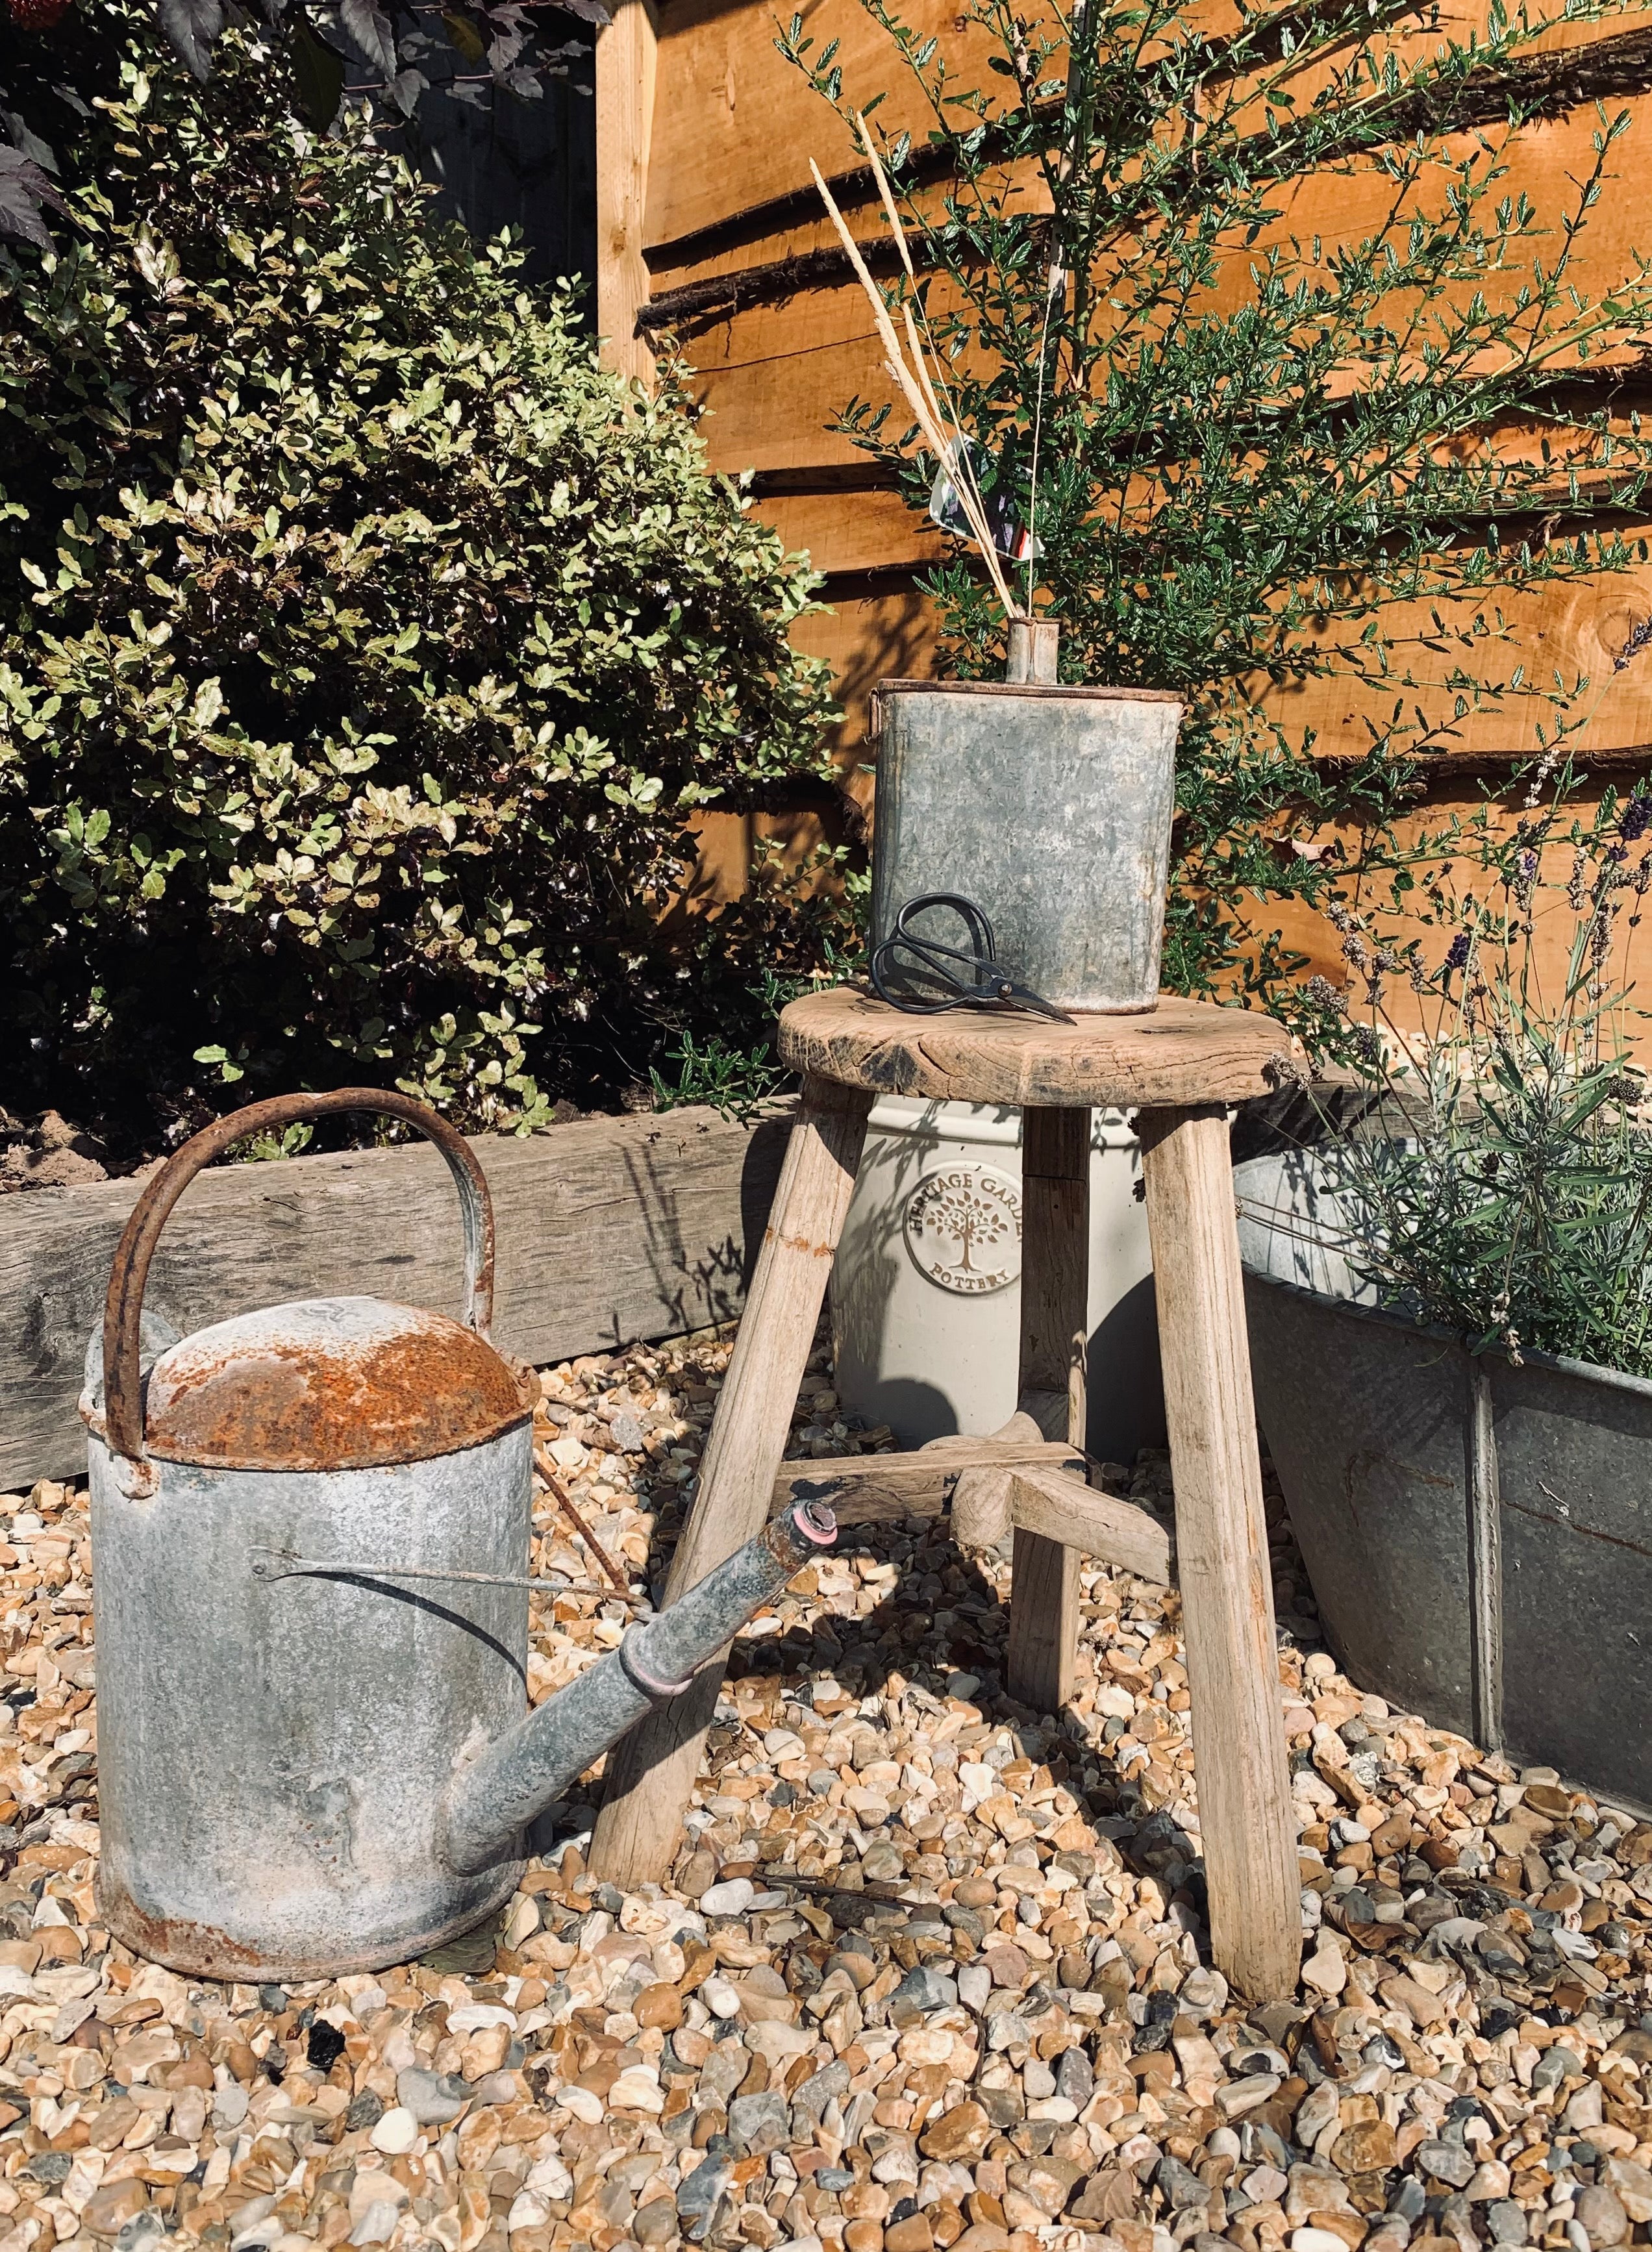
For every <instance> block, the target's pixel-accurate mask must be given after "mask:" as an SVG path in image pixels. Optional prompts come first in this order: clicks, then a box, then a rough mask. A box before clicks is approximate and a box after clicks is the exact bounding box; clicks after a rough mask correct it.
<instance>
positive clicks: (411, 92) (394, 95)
mask: <svg viewBox="0 0 1652 2252" xmlns="http://www.w3.org/2000/svg"><path fill="white" fill-rule="evenodd" d="M429 84H430V80H428V79H427V77H426V76H425V74H424V73H423V71H416V70H405V71H398V72H397V73H396V75H395V77H394V78H393V79H392V80H391V81H390V98H391V100H392V101H393V102H394V103H395V105H396V107H397V108H398V109H399V110H400V112H401V114H402V115H403V116H404V117H411V116H412V115H413V111H414V110H415V109H416V108H418V106H419V97H420V94H422V93H423V92H424V90H425V88H426V87H427V86H428V85H429Z"/></svg>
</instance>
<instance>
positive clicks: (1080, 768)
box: [871, 680, 1183, 1016]
mask: <svg viewBox="0 0 1652 2252" xmlns="http://www.w3.org/2000/svg"><path fill="white" fill-rule="evenodd" d="M1182 709H1183V707H1182V704H1181V700H1180V699H1179V698H1177V697H1176V696H1173V695H1170V694H1167V693H1163V692H1160V691H1158V690H1154V689H1137V688H1058V687H1055V686H1052V685H1046V684H1045V683H1043V682H1038V681H1015V682H1008V681H928V680H886V681H885V682H883V683H882V684H881V685H880V686H879V687H878V692H877V695H876V697H875V699H874V700H873V711H872V731H873V734H874V736H875V738H876V740H877V745H878V796H877V805H876V812H875V817H874V827H873V837H872V903H871V921H872V943H873V944H874V945H876V944H878V942H880V941H881V940H883V939H884V938H886V937H887V936H888V935H889V933H890V931H891V929H892V926H893V923H894V920H895V917H896V916H897V915H898V914H899V912H900V910H901V908H902V907H904V906H905V905H906V902H907V901H908V900H914V899H918V898H920V897H922V896H923V895H924V894H925V893H931V892H953V893H961V894H963V896H964V897H966V898H967V899H969V900H974V901H975V904H976V905H977V906H979V907H982V908H984V909H985V911H986V914H987V915H988V917H989V920H990V921H991V923H992V926H993V931H994V935H995V937H996V951H997V958H998V960H999V961H1000V962H1002V963H1003V964H1004V965H1005V966H1006V967H1007V968H1009V969H1010V970H1013V971H1014V972H1015V974H1016V976H1017V977H1018V978H1020V979H1021V980H1022V982H1023V983H1024V984H1028V985H1031V987H1032V988H1033V989H1034V990H1036V991H1037V992H1038V993H1041V994H1042V995H1043V996H1044V997H1045V999H1046V1000H1048V1001H1053V1002H1054V1003H1056V1004H1057V1005H1058V1006H1059V1007H1060V1008H1064V1009H1070V1010H1077V1011H1094V1012H1096V1013H1099V1014H1103V1015H1110V1016H1131V1015H1139V1014H1142V1013H1143V1012H1145V1011H1148V1010H1149V1009H1152V1008H1154V1007H1155V1006H1156V1004H1157V1000H1158V990H1159V953H1160V948H1161V945H1162V943H1163V933H1164V893H1165V884H1166V880H1167V877H1168V873H1169V868H1170V822H1171V817H1172V815H1173V813H1174V811H1175V802H1176V739H1177V731H1178V729H1179V727H1180V726H1181V720H1182Z"/></svg>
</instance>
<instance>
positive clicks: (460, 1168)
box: [103, 1087, 493, 1463]
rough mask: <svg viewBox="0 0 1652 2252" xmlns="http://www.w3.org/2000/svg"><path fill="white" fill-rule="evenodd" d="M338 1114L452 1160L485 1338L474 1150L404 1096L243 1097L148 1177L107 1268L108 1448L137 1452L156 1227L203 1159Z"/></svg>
mask: <svg viewBox="0 0 1652 2252" xmlns="http://www.w3.org/2000/svg"><path fill="white" fill-rule="evenodd" d="M339 1110H376V1111H380V1112H382V1113H384V1115H385V1116H387V1117H391V1118H400V1119H404V1120H405V1121H406V1123H407V1124H408V1125H409V1126H414V1127H417V1129H419V1131H420V1133H421V1134H422V1135H423V1136H424V1137H425V1139H426V1140H427V1142H434V1143H435V1145H436V1147H437V1149H439V1150H441V1154H442V1156H443V1157H445V1158H446V1159H447V1161H448V1171H449V1172H450V1173H451V1174H452V1175H453V1178H454V1185H455V1188H456V1189H457V1190H458V1192H459V1213H460V1218H461V1220H462V1223H463V1227H464V1239H465V1303H464V1319H465V1321H466V1323H467V1324H469V1327H470V1328H471V1329H473V1330H475V1331H479V1332H480V1334H481V1335H482V1336H483V1337H486V1336H487V1334H488V1329H489V1324H490V1323H491V1322H492V1319H493V1202H492V1199H490V1198H489V1194H488V1184H487V1181H486V1179H485V1178H484V1177H483V1174H482V1167H481V1165H480V1164H479V1163H478V1162H477V1159H476V1153H475V1150H473V1149H472V1148H471V1146H470V1144H469V1142H467V1141H466V1140H465V1137H464V1136H463V1135H462V1134H461V1133H459V1132H458V1131H457V1130H456V1129H455V1128H454V1127H452V1126H449V1125H448V1122H447V1121H446V1119H444V1118H439V1117H438V1116H436V1114H435V1112H434V1110H432V1109H429V1108H428V1106H427V1104H425V1103H422V1102H414V1101H413V1097H412V1096H411V1095H397V1094H393V1093H390V1092H387V1091H386V1090H385V1088H378V1087H339V1088H334V1089H333V1091H332V1093H331V1094H330V1095H272V1096H271V1097H270V1098H269V1100H268V1101H267V1102H249V1103H248V1104H247V1105H246V1109H244V1110H233V1111H232V1112H231V1113H230V1115H229V1116H228V1117H227V1118H219V1119H217V1120H215V1121H214V1123H212V1125H211V1126H207V1127H205V1128H203V1129H202V1130H201V1132H200V1133H198V1134H194V1135H191V1137H190V1139H189V1140H188V1141H187V1142H185V1143H184V1146H183V1148H182V1149H181V1150H176V1151H175V1152H174V1153H173V1155H172V1156H171V1157H169V1158H168V1159H167V1161H166V1163H165V1164H163V1166H162V1167H161V1170H160V1171H159V1172H157V1173H156V1175H155V1177H154V1178H153V1179H152V1180H151V1181H150V1182H149V1185H148V1187H147V1188H146V1189H145V1190H144V1192H143V1193H142V1196H141V1197H140V1198H139V1199H138V1200H137V1202H136V1204H135V1206H133V1208H132V1213H131V1216H130V1218H129V1219H128V1221H127V1223H126V1227H125V1229H124V1231H123V1232H122V1234H121V1241H120V1243H119V1245H118V1247H117V1248H116V1250H115V1265H114V1267H113V1268H111V1269H110V1272H109V1289H108V1297H107V1298H106V1299H105V1300H104V1302H103V1403H104V1422H105V1428H106V1430H107V1431H108V1443H109V1448H110V1450H111V1452H113V1453H115V1454H116V1455H120V1456H124V1457H125V1458H126V1460H127V1461H128V1462H134V1463H135V1462H142V1460H143V1459H144V1455H143V1394H142V1387H141V1385H140V1383H139V1380H138V1340H139V1331H140V1325H141V1324H142V1317H143V1288H144V1284H145V1283H146V1282H147V1281H148V1280H149V1262H150V1260H151V1259H152V1258H153V1257H154V1255H155V1247H156V1244H157V1243H158V1242H159V1241H160V1239H161V1230H162V1229H163V1227H165V1226H166V1223H167V1221H168V1220H170V1218H171V1216H172V1209H173V1206H175V1205H176V1204H177V1200H178V1199H179V1198H180V1197H181V1196H182V1195H183V1193H184V1190H185V1189H186V1188H187V1187H188V1186H189V1185H190V1183H191V1181H192V1180H193V1179H194V1178H195V1176H196V1174H197V1173H198V1172H199V1171H201V1169H202V1167H203V1166H204V1165H207V1164H211V1162H212V1159H213V1158H214V1157H220V1156H221V1155H222V1154H223V1152H224V1151H225V1150H227V1149H228V1148H229V1146H230V1144H231V1143H233V1142H239V1141H243V1140H245V1139H246V1136H248V1135H249V1134H263V1133H267V1132H268V1131H270V1130H271V1129H274V1128H277V1127H281V1126H291V1125H294V1124H295V1123H297V1122H298V1121H299V1120H301V1119H305V1118H327V1117H330V1116H332V1115H333V1113H334V1112H336V1111H339Z"/></svg>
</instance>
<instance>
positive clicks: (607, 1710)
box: [444, 1501, 837, 1873]
mask: <svg viewBox="0 0 1652 2252" xmlns="http://www.w3.org/2000/svg"><path fill="white" fill-rule="evenodd" d="M836 1537H837V1526H836V1520H835V1519H834V1518H833V1516H832V1512H831V1511H830V1510H829V1509H828V1508H827V1507H826V1506H825V1505H824V1504H823V1503H821V1502H814V1501H809V1502H802V1503H800V1504H799V1505H797V1506H796V1507H795V1508H794V1509H791V1510H788V1512H786V1514H785V1515H784V1516H782V1517H777V1518H775V1519H774V1521H773V1522H772V1523H771V1524H769V1525H768V1526H766V1527H765V1528H764V1530H763V1531H762V1532H761V1533H759V1534H758V1535H757V1536H756V1538H755V1539H754V1540H748V1541H747V1542H746V1546H745V1547H743V1548H739V1549H737V1550H736V1551H735V1553H734V1554H733V1555H732V1556H731V1557H729V1558H728V1560H726V1562H725V1563H722V1564H719V1565H718V1566H717V1567H716V1568H715V1569H714V1570H712V1571H711V1572H708V1573H707V1574H706V1575H705V1578H704V1579H703V1580H701V1581H698V1582H697V1583H696V1585H695V1586H693V1587H691V1588H688V1589H687V1590H686V1591H685V1593H684V1595H682V1596H681V1597H680V1598H679V1599H678V1600H677V1602H674V1603H673V1604H671V1605H670V1608H669V1609H666V1610H663V1611H661V1612H660V1613H659V1614H658V1615H657V1616H655V1617H653V1618H651V1619H649V1620H648V1621H647V1622H646V1623H643V1624H641V1625H636V1626H633V1627H631V1628H629V1629H628V1630H627V1633H626V1636H625V1639H624V1641H623V1642H621V1644H620V1646H619V1648H618V1649H617V1650H615V1651H610V1652H609V1654H608V1655H607V1657H606V1658H601V1659H600V1660H599V1661H598V1663H597V1664H596V1665H593V1666H590V1667H588V1668H587V1671H586V1672H583V1673H581V1674H580V1677H579V1679H577V1680H575V1681H571V1682H570V1683H569V1684H568V1686H567V1687H566V1689H561V1690H559V1691H558V1692H557V1694H556V1695H555V1696H554V1697H552V1698H550V1699H548V1700H547V1701H546V1702H545V1704H543V1705H541V1706H539V1707H538V1710H537V1711H535V1712H532V1713H529V1715H528V1716H527V1718H526V1719H525V1720H522V1721H520V1722H518V1724H517V1726H516V1727H514V1728H512V1729H510V1731H509V1733H508V1734H505V1735H503V1736H501V1737H500V1738H499V1739H498V1741H496V1742H495V1743H492V1744H489V1746H488V1748H486V1750H485V1751H482V1753H480V1754H479V1755H477V1756H476V1757H475V1759H473V1760H471V1761H469V1762H468V1763H467V1764H466V1765H465V1766H463V1767H462V1768H461V1769H459V1771H458V1773H457V1774H456V1775H455V1777H454V1780H453V1783H452V1784H451V1785H450V1787H449V1789H448V1800H447V1809H446V1822H445V1825H444V1827H445V1833H446V1857H447V1859H448V1864H449V1866H451V1867H453V1868H455V1869H456V1870H459V1871H462V1872H464V1873H469V1872H472V1871H475V1870H478V1869H482V1868H485V1867H487V1866H489V1864H490V1863H492V1862H494V1861H497V1860H501V1859H508V1858H510V1856H511V1855H512V1854H513V1853H514V1852H515V1851H516V1848H517V1838H518V1837H519V1834H520V1832H521V1831H524V1830H525V1829H526V1827H527V1826H528V1825H529V1824H530V1823H531V1821H532V1820H533V1819H534V1818H535V1817H536V1816H537V1815H538V1814H540V1813H542V1812H543V1811H544V1810H545V1808H546V1807H547V1806H549V1805H550V1804H552V1801H553V1800H555V1799H558V1798H559V1797H561V1796H562V1795H563V1793H564V1792H565V1791H566V1789H567V1788H568V1785H569V1784H570V1783H573V1780H574V1778H575V1777H576V1776H579V1775H580V1774H582V1773H583V1772H584V1770H585V1769H587V1767H589V1766H590V1764H591V1762H592V1761H593V1760H594V1759H597V1758H599V1757H600V1755H601V1754H602V1753H604V1752H605V1751H607V1748H608V1747H609V1746H610V1745H611V1744H614V1743H617V1742H618V1741H619V1739H620V1738H621V1736H622V1735H624V1734H626V1732H627V1730H628V1729H629V1728H633V1727H635V1725H636V1723H637V1722H638V1721H639V1720H641V1719H642V1717H643V1715H644V1714H645V1713H649V1712H651V1711H652V1710H653V1708H654V1707H655V1706H656V1705H663V1704H666V1703H668V1702H669V1701H670V1699H672V1698H673V1697H677V1696H680V1695H681V1694H682V1692H683V1691H684V1690H685V1689H686V1688H687V1687H688V1686H689V1683H690V1682H691V1680H692V1679H693V1677H694V1675H695V1674H696V1673H697V1672H698V1671H699V1669H700V1667H701V1666H702V1665H705V1663H706V1661H707V1660H708V1659H709V1658H715V1657H716V1656H717V1654H718V1651H720V1650H722V1649H723V1648H724V1647H725V1645H726V1644H728V1643H729V1642H731V1641H732V1639H733V1637H734V1636H735V1635H736V1634H737V1633H738V1632H739V1629H740V1628H741V1627H742V1626H744V1625H745V1623H746V1621H747V1620H748V1619H750V1618H752V1617H753V1616H755V1615H756V1613H757V1612H758V1611H760V1609H762V1608H763V1606H764V1605H765V1604H766V1603H767V1602H772V1601H773V1599H774V1596H775V1595H777V1594H778V1593H779V1591H780V1590H781V1588H783V1587H784V1586H785V1584H786V1582H787V1581H788V1580H789V1579H790V1578H791V1576H792V1574H794V1573H795V1572H796V1571H798V1570H799V1569H800V1568H801V1567H802V1566H803V1565H804V1564H805V1563H807V1562H808V1560H809V1558H810V1557H811V1556H815V1555H818V1554H819V1553H820V1552H821V1550H822V1549H823V1548H829V1547H831V1545H832V1543H833V1542H834V1541H835V1540H836Z"/></svg>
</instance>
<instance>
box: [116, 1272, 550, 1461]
mask: <svg viewBox="0 0 1652 2252" xmlns="http://www.w3.org/2000/svg"><path fill="white" fill-rule="evenodd" d="M537 1395H538V1380H537V1379H536V1378H535V1377H534V1375H533V1373H532V1371H531V1369H528V1368H525V1367H521V1366H512V1365H511V1363H510V1362H509V1361H507V1360H506V1359H504V1357H503V1355H502V1354H501V1353H500V1352H498V1351H497V1350H496V1348H495V1347H494V1346H493V1345H490V1344H489V1341H488V1339H487V1338H485V1337H483V1336H482V1335H481V1334H480V1333H479V1332H478V1331H475V1330H473V1329H468V1328H466V1326H465V1325H464V1324H463V1323H462V1322H455V1321H452V1320H450V1319H449V1318H448V1316H447V1315H445V1314H436V1313H431V1312H430V1311H428V1310H427V1309H425V1308H423V1307H420V1306H399V1305H392V1304H391V1303H388V1302H387V1301H386V1300H385V1299H382V1298H366V1297H361V1298H304V1299H299V1300H297V1301H295V1302H294V1303H291V1304H288V1305H281V1306H264V1307H260V1309H259V1310H258V1311H257V1312H256V1313H250V1314H239V1315H237V1316H236V1317H234V1318H233V1320H230V1321H227V1322H215V1323H213V1324H212V1326H211V1327H210V1328H209V1329H204V1330H198V1331H196V1332H195V1334H194V1336H193V1337H187V1338H182V1339H180V1340H179V1342H178V1343H177V1344H176V1345H170V1346H169V1347H168V1349H167V1350H166V1351H165V1352H163V1353H162V1354H161V1356H160V1357H159V1359H157V1360H156V1363H155V1365H154V1367H153V1368H152V1370H151V1371H150V1373H149V1387H148V1400H147V1403H146V1407H147V1412H146V1415H145V1425H146V1432H145V1435H146V1440H147V1446H148V1451H149V1454H150V1455H151V1456H159V1457H160V1458H161V1459H163V1461H167V1462H176V1463H195V1464H198V1465H200V1466H201V1467H203V1468H205V1469H210V1470H368V1469H372V1468H375V1467H378V1466H379V1465H381V1464H385V1463H407V1462H423V1461H427V1460H429V1459H430V1458H431V1457H432V1456H436V1455H448V1454H454V1453H456V1452H457V1451H458V1450H459V1449H461V1448H464V1447H475V1446H480V1445H482V1443H483V1442H485V1441H487V1440H489V1439H494V1438H497V1437H498V1436H499V1435H501V1434H502V1433H503V1432H504V1431H507V1430H509V1429H510V1428H511V1427H512V1426H513V1425H515V1424H517V1423H521V1422H524V1421H526V1419H527V1418H528V1416H529V1415H530V1414H531V1412H532V1408H533V1402H534V1400H535V1398H536V1397H537Z"/></svg>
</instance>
